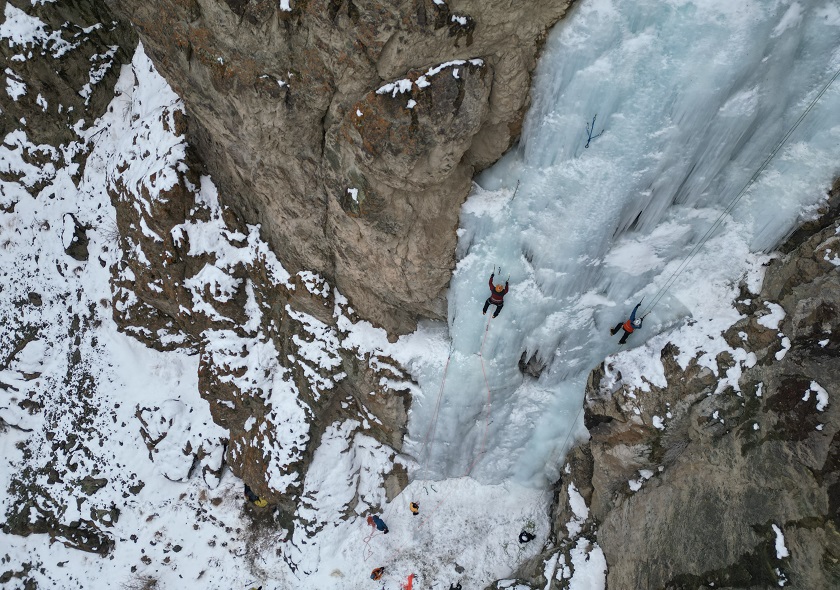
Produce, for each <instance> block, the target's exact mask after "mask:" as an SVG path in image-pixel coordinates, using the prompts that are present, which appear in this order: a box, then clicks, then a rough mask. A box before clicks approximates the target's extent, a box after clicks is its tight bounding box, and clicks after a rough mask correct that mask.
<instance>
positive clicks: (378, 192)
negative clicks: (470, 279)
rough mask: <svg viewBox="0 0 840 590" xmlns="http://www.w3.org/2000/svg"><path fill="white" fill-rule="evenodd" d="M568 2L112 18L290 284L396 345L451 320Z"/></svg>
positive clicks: (129, 7) (234, 2)
mask: <svg viewBox="0 0 840 590" xmlns="http://www.w3.org/2000/svg"><path fill="white" fill-rule="evenodd" d="M569 4H570V2H568V1H561V2H554V1H551V0H538V1H536V2H529V3H526V4H523V3H519V2H514V1H513V0H464V1H460V2H454V3H453V2H450V3H448V5H445V4H438V3H435V2H433V1H432V0H400V1H398V2H382V1H381V0H364V1H353V0H297V1H293V2H292V3H291V6H292V10H291V11H290V12H287V11H284V10H282V9H281V8H280V6H279V5H278V3H277V2H276V1H275V0H251V1H250V2H244V1H241V0H226V1H221V0H164V1H162V2H156V3H153V4H150V3H148V2H141V1H139V0H127V1H123V2H119V3H116V2H115V3H113V7H114V9H115V10H117V11H119V12H120V13H121V14H122V15H123V16H124V17H125V18H126V19H128V20H130V21H131V22H132V23H133V24H134V25H135V26H136V28H137V30H138V32H139V33H140V36H141V38H142V39H143V42H144V46H145V48H146V51H147V52H148V53H149V55H150V56H151V57H152V59H153V60H154V62H155V64H156V65H157V67H158V69H159V70H160V71H161V73H162V74H163V75H164V76H165V77H166V78H167V80H168V81H169V82H170V84H171V85H172V86H173V87H174V88H175V90H176V91H177V92H178V93H179V94H180V95H181V96H182V97H183V98H184V100H185V102H186V105H187V111H188V113H189V115H190V125H189V134H190V143H191V144H192V145H194V146H195V147H196V149H197V150H198V153H199V155H200V157H201V158H202V159H203V161H204V162H207V163H208V164H210V163H212V170H211V172H212V175H213V177H214V179H215V180H216V181H217V182H218V183H219V185H220V188H221V192H222V194H223V195H224V196H223V198H224V199H225V202H226V203H227V204H229V205H230V206H231V207H233V209H234V210H235V211H236V212H237V214H238V215H239V216H240V217H241V218H242V219H244V220H245V221H247V222H248V223H252V224H254V223H259V224H261V227H262V232H263V235H264V236H265V237H266V238H267V239H268V240H269V242H270V243H271V244H272V246H273V248H274V250H275V251H276V252H277V253H278V256H279V257H280V259H281V260H282V261H283V263H284V265H285V266H286V267H287V268H289V270H291V271H293V272H296V271H300V270H315V271H318V272H320V273H321V274H323V275H324V277H325V278H326V279H327V280H329V281H330V282H331V283H333V284H335V285H336V286H337V287H338V288H339V289H340V290H341V291H342V293H344V294H345V295H346V296H348V297H349V298H350V300H351V303H352V305H353V307H354V308H355V309H357V310H358V311H359V313H360V314H361V315H362V317H365V318H368V319H371V320H373V321H375V322H376V323H378V324H379V325H382V326H384V327H386V328H387V329H388V330H389V331H390V332H392V333H394V332H406V331H408V330H411V329H412V328H413V326H414V325H415V322H416V320H417V319H418V318H419V317H437V318H440V317H443V316H444V312H445V289H446V286H447V284H448V281H449V276H450V274H451V270H452V268H453V265H454V250H455V240H456V236H455V229H456V227H457V219H458V212H459V209H460V205H461V203H462V202H463V200H464V198H465V197H466V195H467V193H468V191H469V187H470V180H471V178H472V176H473V174H474V173H475V172H476V171H477V170H480V169H481V168H484V167H486V166H488V165H489V164H490V163H492V162H493V161H495V160H496V159H497V158H498V157H499V156H500V155H501V154H502V153H503V152H504V151H505V150H506V149H507V148H508V147H509V146H510V145H511V144H512V142H513V141H515V140H516V138H517V135H518V133H519V129H520V127H521V121H522V117H523V115H524V112H525V108H526V107H527V104H528V91H529V86H530V76H531V72H532V71H533V69H534V67H535V64H536V53H537V50H538V47H539V45H540V43H541V41H542V38H543V36H544V35H545V33H546V31H547V30H548V28H549V27H550V26H551V25H552V24H554V23H555V22H556V21H557V20H558V19H559V18H561V17H562V15H563V14H564V12H565V11H566V9H567V7H568V6H569ZM476 58H478V59H481V60H482V62H481V65H478V63H479V62H473V63H471V64H469V63H468V64H466V65H460V66H453V67H448V68H444V69H442V70H441V71H440V73H439V74H437V75H433V76H432V75H430V76H427V80H428V82H429V86H428V87H418V86H416V85H415V86H413V87H412V90H411V91H410V92H407V93H403V94H400V93H397V94H396V95H391V94H376V91H377V90H378V89H380V88H382V87H383V86H384V85H386V84H387V83H390V82H395V81H398V80H401V79H404V80H416V79H417V78H418V77H419V76H420V75H422V73H424V72H427V71H429V70H430V69H431V68H434V67H436V66H438V65H439V64H444V63H447V62H451V61H453V60H470V59H476ZM456 70H457V72H456ZM409 100H413V101H415V103H416V105H415V106H414V107H413V108H411V109H409V108H407V104H408V101H409ZM357 113H362V114H361V115H358V114H357ZM348 190H350V191H353V190H355V191H358V193H357V196H356V198H352V196H351V195H353V193H352V192H348Z"/></svg>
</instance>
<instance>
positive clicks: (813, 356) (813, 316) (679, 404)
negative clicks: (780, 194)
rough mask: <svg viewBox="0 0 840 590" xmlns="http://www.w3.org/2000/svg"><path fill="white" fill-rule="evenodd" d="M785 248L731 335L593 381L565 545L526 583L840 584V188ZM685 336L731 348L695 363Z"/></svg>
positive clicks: (668, 351)
mask: <svg viewBox="0 0 840 590" xmlns="http://www.w3.org/2000/svg"><path fill="white" fill-rule="evenodd" d="M781 252H782V255H780V256H779V257H776V258H774V259H772V260H771V261H770V263H769V266H768V268H767V269H766V275H765V279H764V282H763V286H762V288H761V289H760V293H758V294H753V293H750V292H749V291H748V290H747V289H746V287H742V293H741V296H740V297H739V298H738V300H737V301H736V302H735V307H736V309H737V310H738V312H739V313H740V316H741V317H740V319H739V320H738V321H737V322H736V323H735V324H734V325H732V326H731V327H730V328H729V329H728V330H726V331H724V332H723V333H722V334H705V333H704V330H703V326H702V325H699V324H697V323H695V322H693V321H692V320H689V321H688V322H687V323H686V324H685V325H684V326H683V327H682V328H680V329H679V330H678V331H675V333H672V334H670V335H666V336H665V337H664V338H661V339H659V338H653V339H651V340H650V341H648V343H647V344H646V345H645V346H643V347H640V348H638V349H635V350H631V351H627V352H624V353H619V354H617V355H614V356H612V357H609V358H607V359H606V361H605V362H604V363H603V364H602V365H601V366H600V367H598V368H597V369H595V370H594V371H593V372H592V374H591V375H590V378H589V382H588V385H587V390H586V398H585V402H584V403H585V406H584V411H585V423H586V427H587V428H588V430H589V434H590V439H589V441H588V442H586V443H584V444H581V445H580V446H578V447H576V448H575V449H574V450H573V452H572V453H571V454H570V455H569V457H568V462H567V465H566V467H565V470H564V473H563V476H562V479H561V481H560V482H559V483H558V490H557V496H556V503H555V509H554V514H553V517H552V518H553V531H554V535H553V537H554V540H555V542H556V545H555V544H552V545H550V546H551V548H550V549H548V550H547V551H546V552H545V553H543V554H542V555H541V556H540V557H539V558H537V559H535V560H533V561H532V562H531V563H529V564H527V565H526V566H525V567H523V568H521V570H520V572H519V573H520V576H521V578H522V579H523V580H527V581H528V585H527V586H526V585H524V583H523V585H521V587H522V588H526V587H527V588H530V587H534V588H536V587H539V588H547V589H549V590H552V589H559V588H567V587H568V579H569V578H570V574H571V572H573V571H575V570H576V569H577V568H587V567H604V568H606V569H607V570H608V576H607V584H608V587H609V588H651V589H675V590H676V589H681V590H700V589H703V590H706V589H712V588H717V589H719V588H771V587H779V586H786V587H790V588H836V587H840V437H838V430H840V404H839V403H838V401H837V400H838V395H840V391H838V390H837V383H840V363H838V362H837V358H838V351H840V183H837V184H835V186H834V189H833V190H832V192H831V193H829V199H828V201H827V204H826V205H825V206H824V208H823V210H822V212H821V216H820V217H819V219H816V220H814V221H811V222H808V223H806V224H805V225H803V227H802V228H800V229H799V230H797V232H795V233H794V234H793V235H792V236H791V237H790V238H789V239H788V241H787V242H786V243H785V244H784V245H783V246H782V248H781ZM685 331H691V333H692V334H693V335H694V336H697V335H698V334H699V335H700V337H701V338H704V339H708V340H709V341H710V342H711V341H712V340H715V339H722V340H720V346H719V347H718V350H717V352H716V353H714V354H709V353H708V352H706V353H704V354H702V355H701V354H697V355H693V354H692V355H687V354H685V353H684V352H682V351H681V350H680V349H679V346H678V345H676V344H675V343H674V341H679V339H680V335H679V334H677V333H676V332H685ZM669 340H670V341H669ZM708 348H710V349H711V348H713V347H712V346H710V347H708ZM639 354H641V355H646V356H649V357H652V358H654V359H656V358H658V359H659V361H660V363H661V366H660V367H659V370H658V371H656V373H657V374H654V373H651V374H642V375H641V377H640V378H639V377H638V374H639V370H638V363H639V360H640V359H639V357H638V355H639ZM495 587H499V588H501V587H503V586H502V585H499V586H494V588H495ZM504 587H510V586H504Z"/></svg>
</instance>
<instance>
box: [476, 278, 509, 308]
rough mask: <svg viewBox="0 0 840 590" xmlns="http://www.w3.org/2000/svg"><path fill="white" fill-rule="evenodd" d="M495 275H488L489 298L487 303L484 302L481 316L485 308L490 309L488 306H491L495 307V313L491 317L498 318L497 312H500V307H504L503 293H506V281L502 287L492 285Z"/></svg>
mask: <svg viewBox="0 0 840 590" xmlns="http://www.w3.org/2000/svg"><path fill="white" fill-rule="evenodd" d="M495 274H496V273H493V274H491V275H490V297H488V298H487V301H485V302H484V309H483V310H482V311H481V313H482V314H486V313H487V308H488V307H490V304H493V305H495V306H496V311H494V312H493V317H496V316H498V315H499V312H501V311H502V307H504V305H505V293H507V292H508V282H507V281H505V286H504V287H502V286H501V285H494V284H493V276H494V275H495Z"/></svg>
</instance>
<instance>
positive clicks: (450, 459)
mask: <svg viewBox="0 0 840 590" xmlns="http://www.w3.org/2000/svg"><path fill="white" fill-rule="evenodd" d="M838 67H840V18H838V15H837V10H836V6H835V5H834V4H833V3H829V2H825V0H802V1H798V2H775V1H769V0H768V1H756V0H753V1H746V2H737V3H730V2H710V1H705V0H704V1H699V0H698V1H694V2H690V1H687V0H671V1H666V2H662V1H656V2H653V1H647V0H646V1H642V2H633V3H626V2H625V3H621V2H614V1H611V0H590V1H587V2H582V3H580V4H578V5H576V6H575V8H574V9H573V10H572V11H571V12H570V14H569V16H568V18H567V19H566V20H565V21H563V22H561V23H560V24H559V25H558V26H557V27H556V28H555V29H554V30H553V31H552V33H551V35H550V37H549V40H548V43H547V45H546V48H545V51H544V53H543V57H542V59H541V61H540V64H539V66H538V70H537V74H536V77H535V83H534V91H533V106H532V108H531V111H530V112H529V114H528V117H527V120H526V124H525V128H524V133H523V137H522V142H521V144H520V145H519V146H518V148H517V149H515V150H513V151H512V152H511V153H510V154H508V155H507V156H506V157H505V158H503V160H502V161H501V162H499V163H498V164H497V165H495V166H494V167H493V168H491V169H489V170H488V171H486V172H485V173H484V174H483V175H482V176H481V177H480V178H479V179H478V186H476V188H475V190H474V191H473V194H472V195H471V196H470V198H469V199H468V200H467V202H466V203H465V205H464V207H463V210H462V216H461V229H460V230H459V237H460V240H459V245H458V257H459V262H458V266H457V269H456V271H455V273H454V276H453V280H452V283H451V290H450V294H449V302H450V303H449V305H450V308H449V327H450V333H451V337H452V342H453V349H454V351H455V354H454V355H453V357H452V360H451V362H450V367H449V370H448V373H447V380H446V388H445V391H444V393H443V396H442V397H441V400H442V401H441V402H440V404H439V406H440V407H439V409H436V407H437V405H438V403H437V397H436V392H437V391H438V387H439V384H440V383H441V380H442V367H440V368H437V367H427V368H426V370H425V371H424V372H421V374H420V375H419V379H420V382H421V385H422V387H423V390H424V393H425V397H424V398H423V399H421V400H419V401H418V402H416V403H415V404H414V406H413V407H412V414H411V423H410V439H411V440H410V442H409V445H408V450H409V452H412V453H413V454H414V455H415V456H416V457H417V458H418V462H419V465H420V468H419V469H418V470H417V471H416V473H417V476H418V477H430V478H436V477H445V476H456V475H462V474H464V473H466V472H468V471H469V472H471V474H472V475H474V476H476V477H478V478H479V479H481V480H483V481H487V482H497V481H504V480H507V479H509V478H513V479H515V480H517V481H520V482H526V481H531V482H533V483H536V484H539V483H541V482H544V481H545V479H546V478H552V477H554V476H555V475H556V467H557V464H558V463H559V461H560V460H561V459H562V456H563V454H564V453H565V450H566V449H567V448H568V446H569V445H570V444H571V443H572V442H574V438H575V436H585V430H584V429H583V427H582V424H581V419H580V415H579V409H580V407H581V396H582V394H583V389H584V384H585V380H586V377H587V375H588V373H589V371H590V369H591V368H592V367H593V366H595V365H597V364H598V363H599V362H600V361H601V360H602V359H603V358H604V357H605V356H606V355H608V354H610V353H612V352H615V351H616V350H617V349H618V345H617V340H618V337H617V336H616V337H615V338H610V337H609V332H608V329H609V328H610V327H612V326H613V325H615V324H616V323H618V322H620V321H623V319H624V318H625V317H626V315H625V314H627V313H628V312H629V311H630V309H631V308H632V306H633V305H634V304H635V302H637V301H638V300H639V299H641V298H642V296H646V303H649V302H650V301H651V300H652V299H653V295H654V294H655V292H656V291H657V289H658V288H659V286H660V285H662V284H663V283H665V282H666V280H667V279H668V277H670V276H671V274H672V273H673V272H674V271H675V270H676V269H677V268H678V266H679V264H680V262H681V261H683V260H684V259H685V257H686V256H687V255H688V253H689V252H690V251H691V249H692V248H693V247H694V245H695V244H696V243H697V241H698V239H699V238H700V236H702V235H703V234H704V233H705V232H706V230H707V229H708V228H709V227H711V226H712V224H713V223H714V222H715V220H716V219H717V218H718V216H719V215H720V213H721V212H722V211H723V209H724V208H725V207H726V206H727V205H728V204H729V203H730V202H732V200H733V198H734V197H735V196H736V195H737V194H738V193H739V192H740V191H741V189H742V188H743V187H744V186H745V185H746V184H747V182H748V181H749V180H750V178H751V177H752V176H753V174H754V173H755V172H756V171H757V170H758V169H759V167H760V166H761V165H762V163H763V162H764V160H765V159H766V158H767V157H768V155H769V154H770V153H771V152H772V151H773V149H774V148H775V147H776V145H777V144H778V143H779V141H780V140H781V139H782V137H783V136H784V135H785V133H786V132H787V131H788V129H789V128H790V127H791V126H792V125H793V123H794V122H795V121H796V120H797V118H798V117H799V116H800V114H802V113H803V111H804V110H805V109H806V107H807V106H808V105H809V103H810V102H811V101H812V100H813V98H814V97H815V96H816V95H817V94H818V93H819V91H820V90H821V89H822V87H823V85H824V84H825V83H826V82H827V81H828V80H829V79H830V78H831V76H832V75H833V74H834V72H835V71H836V70H837V69H838ZM596 114H597V120H596V123H595V126H594V130H593V131H594V133H595V134H597V133H599V132H600V131H601V130H602V129H603V130H604V133H603V135H601V136H600V137H598V138H597V139H593V140H592V141H591V143H590V146H589V148H588V149H587V148H585V147H584V146H585V144H586V142H587V138H588V136H587V130H586V124H587V123H591V121H592V118H593V117H594V116H595V115H596ZM838 140H840V83H838V84H837V85H836V86H833V87H832V88H830V89H829V91H828V92H827V93H826V94H825V95H824V96H823V97H822V100H821V101H820V102H819V103H818V104H817V106H816V107H815V108H814V109H813V111H812V112H811V113H810V115H809V116H808V117H807V118H806V119H805V120H804V122H803V123H802V125H801V126H800V127H799V128H798V129H797V131H796V132H795V133H794V134H793V135H792V136H791V138H790V140H789V142H788V143H787V144H786V145H785V147H784V149H782V150H781V151H780V152H779V154H778V155H777V156H776V158H775V159H774V160H773V161H772V162H771V164H770V166H769V167H768V168H767V170H766V171H765V172H764V173H763V174H762V175H761V176H760V178H759V179H758V181H757V183H756V184H754V185H753V186H752V188H751V190H750V191H749V192H748V193H747V194H746V196H745V197H744V198H743V199H742V200H741V202H740V203H739V205H738V206H737V208H735V209H734V211H733V214H732V216H729V217H727V218H726V219H725V220H724V223H723V224H722V226H721V228H720V229H719V230H718V231H717V232H716V233H715V234H714V236H713V237H712V239H711V240H710V241H709V242H708V243H707V244H706V245H705V247H704V248H703V250H702V251H701V252H700V254H699V255H698V256H697V257H696V258H695V259H694V260H693V261H692V262H691V264H690V265H689V267H688V270H687V271H686V272H685V273H683V274H682V275H680V277H679V279H678V280H677V281H676V282H675V284H674V286H673V287H672V288H671V289H670V291H669V292H668V294H667V296H666V297H665V298H663V300H662V301H661V303H659V305H657V306H656V308H655V309H654V311H653V313H652V314H651V315H650V317H648V318H647V320H646V321H645V324H644V328H643V329H642V330H641V331H640V332H637V333H636V334H634V335H633V336H632V337H631V338H630V341H629V343H628V345H627V346H637V345H639V344H640V343H641V342H643V341H644V340H645V339H646V338H649V337H650V336H651V335H653V334H655V333H658V332H661V331H663V330H665V329H666V328H670V327H673V326H674V325H676V324H678V323H679V322H681V321H683V320H684V318H685V317H687V316H692V318H693V319H694V320H697V321H714V322H716V323H720V324H721V325H722V327H725V326H726V325H729V323H731V322H732V321H733V320H734V319H736V318H737V312H735V310H734V309H732V307H731V305H730V302H731V300H732V298H733V296H734V295H735V288H736V287H737V283H738V282H739V281H740V280H741V279H745V280H747V281H748V282H750V283H752V284H753V286H755V284H757V283H760V279H761V276H760V273H756V272H755V271H753V272H752V273H751V274H750V275H749V276H746V275H747V269H748V267H749V266H750V265H751V264H753V265H754V264H755V263H756V262H757V261H760V260H761V253H762V252H765V251H767V250H769V249H772V248H773V247H774V246H775V245H776V244H777V243H778V242H779V240H780V239H782V238H783V237H784V236H785V235H786V233H787V232H789V231H790V229H791V228H792V227H793V225H794V224H795V223H796V222H797V220H799V219H800V218H801V217H803V216H807V215H808V214H809V213H810V211H812V210H813V206H814V205H815V204H816V203H817V202H819V201H820V200H821V198H822V195H823V194H824V192H825V189H826V188H827V187H828V185H829V183H830V182H831V180H832V179H833V177H834V176H835V175H836V174H837V172H838V165H837V149H836V148H837V145H838ZM517 182H519V188H518V191H517V192H516V195H515V197H513V193H514V189H515V187H516V185H517ZM494 265H501V267H502V273H501V276H500V277H497V278H500V279H501V280H504V278H505V277H507V275H508V273H510V278H511V291H510V293H509V294H508V295H507V297H506V303H505V307H504V311H503V312H502V314H501V315H500V317H499V318H498V319H496V320H492V324H491V327H490V331H489V334H488V336H487V339H486V342H485V345H484V350H483V359H484V364H485V368H486V372H487V379H488V383H489V384H490V390H491V400H492V404H491V406H490V410H489V412H485V410H486V405H485V402H486V398H487V392H486V388H485V386H484V379H483V376H482V372H481V371H482V368H481V363H480V358H479V357H478V356H477V355H476V353H478V352H479V349H480V347H481V342H482V339H483V337H484V329H485V323H484V322H483V321H482V320H484V319H485V318H483V317H482V316H481V314H480V308H481V304H482V302H483V301H484V299H485V298H486V297H487V296H488V294H489V292H488V288H487V278H488V275H489V274H490V272H491V270H492V268H493V266H494ZM726 322H728V323H726ZM715 325H716V324H715ZM523 353H525V357H526V360H527V359H528V358H530V357H531V356H533V355H536V358H537V360H538V361H539V363H542V364H545V366H546V368H545V370H544V371H543V373H542V374H541V376H540V377H539V378H533V377H530V376H525V375H523V374H522V373H521V372H520V371H519V369H518V367H517V363H518V361H519V359H520V356H521V355H522V354H523ZM653 360H658V359H653ZM642 368H644V365H643V367H642ZM429 432H433V433H434V434H433V436H431V437H429V438H430V440H426V434H427V433H429ZM476 458H478V461H477V463H476ZM473 464H475V466H474V467H473Z"/></svg>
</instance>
